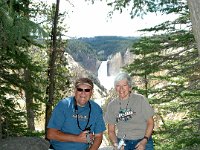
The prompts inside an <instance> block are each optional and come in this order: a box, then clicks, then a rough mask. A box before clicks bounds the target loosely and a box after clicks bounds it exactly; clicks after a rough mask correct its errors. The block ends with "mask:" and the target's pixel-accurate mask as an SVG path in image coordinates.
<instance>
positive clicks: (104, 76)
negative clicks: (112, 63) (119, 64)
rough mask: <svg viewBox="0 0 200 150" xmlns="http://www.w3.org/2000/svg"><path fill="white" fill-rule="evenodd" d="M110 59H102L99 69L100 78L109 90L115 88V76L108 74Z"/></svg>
mask: <svg viewBox="0 0 200 150" xmlns="http://www.w3.org/2000/svg"><path fill="white" fill-rule="evenodd" d="M107 62H108V61H102V62H101V65H100V66H99V69H98V79H99V81H100V83H101V85H103V86H104V87H105V88H106V89H107V90H110V89H111V88H113V84H114V83H113V82H114V76H108V66H107Z"/></svg>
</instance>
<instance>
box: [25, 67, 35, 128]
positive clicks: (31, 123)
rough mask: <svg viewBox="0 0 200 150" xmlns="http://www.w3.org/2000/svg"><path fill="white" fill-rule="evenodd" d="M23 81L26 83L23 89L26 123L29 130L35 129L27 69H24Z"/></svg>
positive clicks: (29, 77) (29, 75)
mask: <svg viewBox="0 0 200 150" xmlns="http://www.w3.org/2000/svg"><path fill="white" fill-rule="evenodd" d="M24 76H25V82H26V83H27V88H26V89H25V97H26V112H27V125H28V129H29V130H31V131H34V130H35V123H34V118H35V115H34V110H33V107H32V106H33V95H32V92H31V89H30V88H29V87H30V86H29V84H30V80H31V72H30V71H29V70H28V69H25V70H24Z"/></svg>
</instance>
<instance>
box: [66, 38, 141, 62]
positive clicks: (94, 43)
mask: <svg viewBox="0 0 200 150" xmlns="http://www.w3.org/2000/svg"><path fill="white" fill-rule="evenodd" d="M138 40H139V37H122V36H96V37H90V38H86V37H82V38H78V39H70V40H69V41H68V44H67V52H69V53H70V54H71V55H72V56H74V55H77V52H79V53H80V52H85V53H88V54H90V55H92V56H93V57H96V58H97V59H98V60H100V61H104V60H107V59H108V57H109V56H111V55H112V54H115V53H117V52H124V51H126V50H127V48H130V47H132V45H133V43H134V42H136V41H138ZM75 58H76V57H75Z"/></svg>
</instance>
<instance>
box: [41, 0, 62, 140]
mask: <svg viewBox="0 0 200 150" xmlns="http://www.w3.org/2000/svg"><path fill="white" fill-rule="evenodd" d="M59 4H60V0H57V1H56V9H55V14H54V18H53V25H52V36H51V37H52V47H51V52H50V58H49V71H48V78H49V86H48V87H47V94H48V100H47V104H46V119H45V138H46V132H47V124H48V122H49V119H50V117H51V112H52V105H53V103H54V91H55V80H54V78H55V72H56V66H55V62H56V57H57V49H56V47H57V46H56V43H57V37H56V35H57V24H58V14H59Z"/></svg>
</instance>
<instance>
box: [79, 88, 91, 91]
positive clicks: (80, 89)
mask: <svg viewBox="0 0 200 150" xmlns="http://www.w3.org/2000/svg"><path fill="white" fill-rule="evenodd" d="M76 89H77V91H79V92H83V91H84V92H90V91H91V89H82V88H76Z"/></svg>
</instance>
